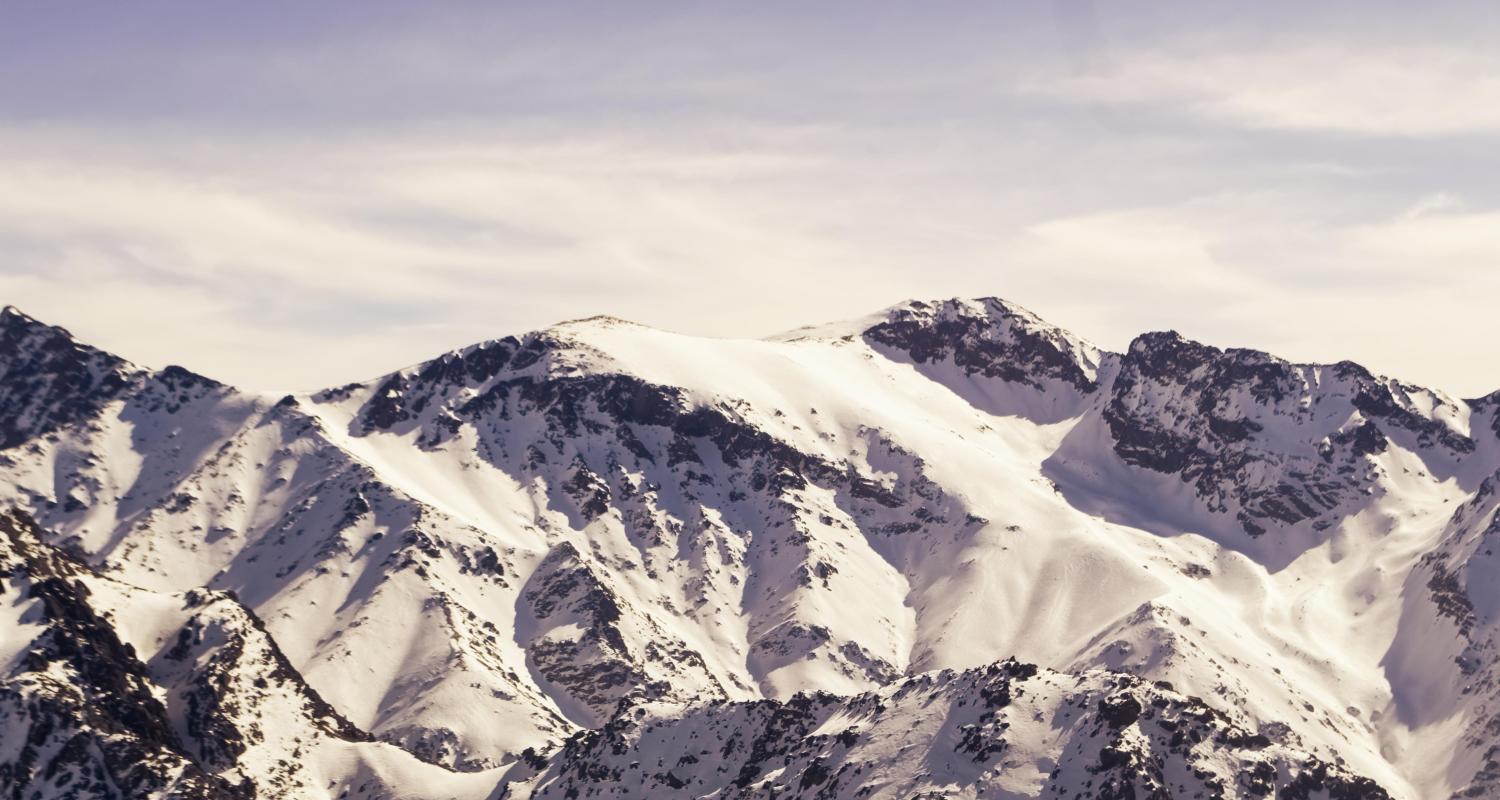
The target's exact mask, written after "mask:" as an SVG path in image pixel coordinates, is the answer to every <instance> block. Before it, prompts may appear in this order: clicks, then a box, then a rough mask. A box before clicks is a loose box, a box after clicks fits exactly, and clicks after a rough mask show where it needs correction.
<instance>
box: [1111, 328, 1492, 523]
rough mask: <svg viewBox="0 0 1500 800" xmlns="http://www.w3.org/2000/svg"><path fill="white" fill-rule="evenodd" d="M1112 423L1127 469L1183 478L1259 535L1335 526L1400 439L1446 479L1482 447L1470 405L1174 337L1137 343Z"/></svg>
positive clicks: (1354, 373)
mask: <svg viewBox="0 0 1500 800" xmlns="http://www.w3.org/2000/svg"><path fill="white" fill-rule="evenodd" d="M1103 418H1104V421H1105V422H1106V423H1107V424H1108V426H1109V430H1110V433H1111V435H1112V436H1113V440H1114V442H1113V445H1114V451H1115V453H1117V454H1118V455H1119V456H1120V458H1121V459H1123V460H1124V461H1125V462H1126V463H1129V464H1131V465H1133V466H1136V467H1141V468H1145V469H1149V470H1153V471H1156V472H1161V473H1166V474H1169V475H1175V476H1178V477H1180V478H1181V480H1182V481H1183V482H1185V483H1188V484H1191V485H1192V486H1193V487H1194V489H1195V490H1196V493H1197V496H1198V498H1199V499H1200V500H1201V502H1202V503H1203V504H1204V506H1205V507H1206V508H1207V509H1208V510H1210V511H1212V512H1216V513H1225V514H1232V515H1233V516H1234V518H1235V519H1236V520H1237V521H1238V522H1239V524H1240V526H1241V527H1242V528H1243V530H1244V532H1245V533H1247V534H1248V535H1250V536H1252V537H1254V536H1260V535H1262V534H1264V533H1265V532H1266V530H1267V529H1268V528H1269V527H1277V526H1291V525H1296V524H1298V523H1302V522H1308V523H1310V524H1311V526H1312V527H1313V528H1314V529H1315V530H1319V531H1321V530H1326V529H1327V528H1329V527H1331V526H1333V525H1334V524H1335V523H1337V521H1338V520H1339V519H1340V518H1342V517H1343V516H1346V515H1347V514H1349V513H1350V512H1351V511H1352V510H1353V508H1354V507H1355V506H1356V505H1357V504H1358V503H1360V502H1361V501H1362V500H1363V498H1364V496H1366V495H1368V494H1371V493H1373V492H1376V491H1383V487H1381V486H1379V483H1380V479H1381V477H1382V475H1383V473H1384V470H1385V469H1386V467H1385V466H1383V465H1382V463H1381V461H1380V460H1379V458H1378V457H1379V456H1380V455H1381V454H1382V453H1385V452H1386V450H1387V449H1388V448H1390V447H1391V446H1392V442H1393V440H1394V442H1395V443H1396V446H1399V447H1402V448H1404V449H1406V450H1408V451H1410V452H1412V453H1415V454H1417V456H1418V458H1420V459H1421V460H1422V461H1423V462H1424V463H1426V464H1427V467H1428V469H1429V470H1431V471H1432V472H1434V473H1438V474H1444V475H1451V474H1452V473H1453V472H1454V467H1455V465H1456V463H1457V462H1459V461H1461V460H1462V459H1463V458H1464V457H1465V456H1468V455H1470V454H1472V453H1473V452H1474V451H1475V441H1474V440H1473V439H1472V438H1470V436H1469V435H1468V433H1467V430H1466V420H1467V413H1466V409H1464V408H1463V407H1461V406H1459V405H1457V404H1455V403H1453V402H1452V401H1450V400H1448V399H1446V398H1444V397H1441V396H1439V395H1437V394H1435V393H1433V392H1431V391H1428V390H1425V389H1421V388H1418V387H1413V386H1407V385H1404V384H1401V383H1399V382H1397V381H1394V380H1391V379H1388V378H1378V377H1376V376H1374V375H1372V374H1370V373H1369V372H1368V371H1366V370H1365V369H1364V368H1362V367H1360V366H1359V365H1357V364H1352V363H1348V362H1344V363H1340V364H1333V365H1327V366H1324V365H1313V364H1292V363H1289V362H1287V361H1283V360H1281V359H1279V358H1276V357H1274V356H1271V355H1268V354H1266V353H1261V352H1258V351H1254V350H1220V349H1218V348H1215V347H1210V346H1207V345H1203V344H1199V343H1197V342H1192V341H1188V340H1186V339H1183V338H1182V337H1180V336H1178V335H1177V334H1176V333H1171V332H1168V333H1151V334H1146V335H1143V336H1141V337H1139V338H1137V339H1136V340H1135V341H1134V342H1132V343H1131V345H1130V348H1129V350H1128V351H1127V352H1126V353H1125V354H1124V356H1123V357H1122V358H1120V361H1119V369H1118V372H1117V374H1116V375H1115V378H1114V381H1113V385H1112V387H1111V392H1110V398H1109V401H1108V403H1107V404H1106V405H1105V406H1104V408H1103Z"/></svg>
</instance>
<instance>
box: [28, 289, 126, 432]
mask: <svg viewBox="0 0 1500 800" xmlns="http://www.w3.org/2000/svg"><path fill="white" fill-rule="evenodd" d="M130 381H131V372H130V366H129V365H128V364H127V363H126V362H125V361H124V360H123V359H120V358H117V357H115V356H112V355H110V354H108V353H105V352H103V351H101V350H95V349H94V348H92V347H88V346H86V345H81V344H79V343H78V342H76V341H74V340H73V337H72V336H70V335H69V334H68V332H67V331H65V330H63V329H62V328H55V327H52V326H50V325H43V324H42V323H40V322H37V321H36V320H34V319H32V318H30V317H28V316H26V315H25V314H22V313H21V312H19V311H17V310H15V309H13V308H11V307H9V306H7V307H6V308H5V309H4V310H3V311H0V450H4V449H8V448H11V447H15V446H16V445H18V444H21V443H23V442H26V441H29V440H31V439H33V438H35V437H38V436H42V435H45V434H48V433H51V432H53V431H55V430H57V429H58V428H61V427H63V426H65V425H71V424H74V423H78V422H82V421H84V420H86V419H88V418H90V417H91V416H93V415H94V414H96V413H97V412H98V410H99V409H100V408H101V407H103V406H104V405H106V404H107V403H109V402H110V401H111V400H113V399H114V398H115V397H117V396H119V395H120V394H121V393H122V392H124V391H125V389H126V388H127V387H128V386H129V384H130Z"/></svg>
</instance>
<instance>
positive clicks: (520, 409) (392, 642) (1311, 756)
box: [0, 298, 1500, 800]
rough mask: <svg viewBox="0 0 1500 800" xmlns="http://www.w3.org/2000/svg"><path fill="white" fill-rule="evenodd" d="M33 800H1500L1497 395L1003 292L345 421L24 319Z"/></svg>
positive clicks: (428, 381) (524, 379)
mask: <svg viewBox="0 0 1500 800" xmlns="http://www.w3.org/2000/svg"><path fill="white" fill-rule="evenodd" d="M0 508H4V509H5V510H4V512H3V515H0V615H4V619H3V620H0V797H6V798H15V800H21V799H22V798H25V799H26V800H31V798H37V799H38V800H43V799H47V798H96V797H121V798H125V797H130V798H136V797H161V798H179V797H180V798H283V797H285V798H433V799H434V800H435V799H437V798H465V799H469V798H472V799H473V800H498V799H499V798H517V799H520V798H538V799H540V798H554V797H556V798H580V797H584V798H586V797H613V798H676V797H682V798H690V797H691V798H700V797H713V798H752V797H754V798H763V797H764V798H770V797H774V798H782V799H783V800H787V799H789V798H827V799H830V800H831V799H832V798H1032V797H1036V798H1094V797H1097V798H1199V797H1201V798H1256V797H1265V798H1270V797H1277V798H1293V799H1294V798H1330V799H1332V798H1341V799H1342V798H1422V799H1425V798H1446V797H1496V796H1500V683H1497V680H1500V658H1497V650H1496V633H1497V630H1500V627H1497V620H1500V580H1497V579H1500V574H1497V572H1500V554H1497V553H1496V549H1497V545H1500V542H1497V541H1496V540H1497V539H1500V517H1497V515H1496V511H1497V509H1500V393H1496V394H1492V395H1489V396H1487V397H1484V398H1477V399H1470V400H1462V399H1456V398H1452V397H1450V396H1448V395H1447V394H1445V393H1443V392H1441V391H1437V390H1432V389H1427V388H1423V387H1419V386H1413V385H1409V384H1406V383H1403V382H1401V381H1399V380H1396V379H1393V378H1389V377H1385V376H1381V375H1376V374H1373V373H1372V372H1370V371H1369V370H1367V369H1365V368H1364V367H1361V366H1360V365H1358V364H1354V363H1351V362H1340V363H1337V364H1300V363H1293V362H1290V361H1287V360H1284V359H1281V358H1277V357H1276V356H1273V355H1270V354H1267V353H1264V352H1260V351H1256V350H1249V349H1220V348H1217V347H1213V346H1209V345H1207V344H1203V343H1199V342H1195V341H1191V340H1188V339H1185V338H1183V337H1181V336H1179V335H1177V334H1176V333H1171V332H1162V333H1147V334H1144V335H1141V336H1139V337H1137V338H1136V339H1135V340H1134V341H1132V342H1131V343H1130V345H1129V347H1128V348H1126V349H1125V350H1124V352H1118V353H1117V352H1110V351H1108V350H1105V349H1101V348H1099V347H1096V346H1095V345H1093V344H1091V343H1089V342H1088V341H1087V340H1085V339H1083V338H1081V337H1079V336H1076V335H1074V334H1072V333H1070V332H1068V331H1065V330H1062V329H1060V328H1058V327H1055V326H1053V325H1050V324H1048V323H1047V322H1045V321H1043V320H1042V319H1040V318H1038V317H1037V316H1036V315H1034V314H1032V313H1030V312H1029V311H1026V310H1025V309H1022V308H1020V307H1019V306H1016V305H1014V304H1012V303H1008V302H1005V301H1002V300H998V299H994V298H984V299H977V300H941V301H912V302H908V303H903V304H900V305H897V306H894V307H892V308H889V309H886V310H884V311H881V312H878V313H876V314H873V315H871V316H869V317H867V318H863V319H859V320H854V321H849V322H844V323H835V324H827V325H818V326H814V327H809V328H803V329H799V330H796V331H791V332H788V333H786V334H782V335H780V336H775V337H771V338H768V339H764V340H738V339H713V338H702V337H694V336H686V335H681V334H675V333H669V332H665V331H661V330H656V329H653V328H649V327H644V326H641V325H636V324H633V323H630V322H626V321H623V320H619V319H614V318H608V317H594V318H589V319H583V320H577V321H571V322H565V323H561V324H558V325H555V326H553V327H550V328H547V329H544V330H540V331H534V332H531V333H527V334H524V335H519V336H511V337H505V338H501V339H495V340H492V341H487V342H482V343H480V344H476V345H473V346H471V347H467V348H464V349H461V350H456V351H453V352H449V353H445V354H443V355H441V356H439V357H437V358H434V359H432V360H431V361H427V362H425V363H422V364H418V365H415V366H411V367H408V368H405V369H401V370H398V371H396V372H393V373H390V374H388V375H384V376H380V377H377V378H375V379H373V380H370V381H367V382H363V383H354V384H349V385H345V386H339V387H335V388H329V389H324V390H321V391H316V392H311V393H299V394H289V395H279V394H262V393H256V392H248V391H242V390H239V389H236V388H234V387H231V386H227V385H224V384H222V383H219V382H217V381H215V380H213V379H211V378H208V377H204V376H201V375H198V374H195V373H193V372H191V371H188V370H185V369H183V368H180V367H172V366H169V367H166V368H164V369H159V370H157V369H151V368H147V367H141V366H138V365H135V364H133V363H131V362H129V361H127V360H125V359H124V358H121V357H119V356H116V355H114V354H111V353H108V352H105V351H102V350H99V349H96V348H94V347H92V346H89V345H87V344H85V343H82V342H79V341H77V340H76V339H74V338H73V337H72V336H71V335H70V334H69V333H68V332H67V331H65V330H63V329H61V328H58V327H54V326H50V325H47V324H45V323H43V322H39V321H37V320H35V319H32V318H31V317H28V316H26V315H25V314H23V313H21V312H20V311H17V310H15V309H13V308H7V309H6V310H5V311H4V312H3V313H0Z"/></svg>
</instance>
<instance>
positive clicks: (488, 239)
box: [0, 0, 1500, 396]
mask: <svg viewBox="0 0 1500 800" xmlns="http://www.w3.org/2000/svg"><path fill="white" fill-rule="evenodd" d="M1310 5H1313V4H1306V3H1293V2H1282V1H1280V0H1278V1H1277V2H1267V3H1243V2H1236V3H1222V4H1221V3H1208V2H1192V3H1151V2H1129V3H1123V2H1122V3H1107V4H1106V3H1090V2H1085V1H1083V0H1071V1H1069V2H1044V1H1042V0H1037V1H1035V2H995V1H994V0H989V1H988V2H971V3H957V2H923V3H915V2H904V3H881V2H848V3H842V2H821V3H778V2H769V3H766V2H762V3H735V4H729V3H687V2H683V3H648V2H632V3H612V2H611V3H603V2H601V3H564V2H558V3H495V2H489V3H472V4H470V3H444V2H430V3H429V2H424V3H409V2H400V3H396V2H389V3H387V2H358V3H355V2H318V3H305V2H296V3H290V2H288V3H281V2H260V3H218V2H180V3H166V2H133V3H116V2H98V3H86V2H70V3H33V2H21V1H20V0H15V1H14V2H10V1H9V0H0V303H10V304H14V305H17V306H19V307H20V308H21V309H23V310H25V311H27V312H28V313H30V314H32V315H33V316H37V317H39V318H41V319H44V320H46V321H49V322H53V323H56V324H61V325H64V326H66V327H68V328H69V329H71V330H72V331H73V332H74V333H75V334H77V335H78V336H80V337H81V338H83V339H85V340H86V341H89V342H91V343H93V344H96V345H99V346H101V347H104V348H107V349H110V350H112V351H114V352H117V353H119V354H121V355H123V356H125V357H127V358H130V359H133V360H135V361H137V362H140V363H143V364H147V365H151V366H164V365H166V364H169V363H178V364H183V365H185V366H187V367H189V368H192V369H194V370H197V371H199V372H203V373H205V374H208V375H210V376H213V377H216V378H219V379H221V380H225V381H228V382H231V383H234V384H237V385H239V386H242V387H244V388H248V389H265V390H283V389H308V388H316V387H320V386H328V385H335V384H340V383H344V382H347V381H350V380H355V379H364V378H369V377H373V376H375V375H377V374H380V373H383V372H387V371H389V370H391V369H394V368H397V367H399V366H402V365H405V364H409V363H413V362H416V361H420V360H424V359H426V358H429V357H432V356H434V355H436V354H438V353H440V352H442V351H444V350H447V349H450V348H453V347H457V346H461V345H465V344H469V343H472V342H474V341H478V340H482V339H488V338H494V337H498V336H503V335H506V334H513V333H521V332H524V331H526V330H530V329H534V328H537V327H542V326H545V325H548V324H550V323H553V322H556V321H559V320H563V319H569V318H576V317H584V316H591V315H594V314H613V315H616V316H621V317H625V318H628V319H633V320H635V321H638V322H641V323H645V324H649V325H655V326H658V327H663V328H668V329H672V330H678V331H683V332H687V333H695V334H704V335H712V336H762V335H767V334H770V333H774V332H777V331H780V330H784V329H788V328H792V327H796V326H799V325H803V324H811V323H816V322H825V321H830V320H834V319H840V318H845V317H854V316H859V315H862V314H865V313H868V312H870V311H873V310H875V309H878V308H881V307H883V306H887V305H890V304H892V303H895V302H897V301H900V300H902V299H905V298H911V297H921V298H937V297H948V296H979V295H997V296H1000V297H1004V298H1008V299H1010V300H1013V301H1015V302H1018V303H1021V304H1022V305H1025V306H1027V307H1029V308H1031V309H1032V310H1034V311H1036V312H1037V313H1038V314H1040V315H1041V316H1042V317H1044V318H1046V319H1048V320H1050V321H1052V322H1055V323H1057V324H1060V325H1063V326H1064V327H1067V328H1069V329H1071V330H1073V331H1075V332H1076V333H1078V334H1080V335H1082V336H1085V337H1088V338H1090V339H1092V340H1093V341H1095V342H1097V343H1099V344H1100V345H1103V346H1105V347H1109V348H1113V349H1121V348H1123V347H1125V345H1126V344H1127V343H1128V342H1129V341H1130V339H1131V338H1132V337H1133V336H1134V335H1135V334H1137V333H1140V332H1143V331H1148V330H1161V329H1166V328H1174V329H1176V330H1179V331H1181V332H1182V333H1183V334H1184V335H1187V336H1190V337H1193V338H1197V339H1201V340H1203V341H1206V342H1209V343H1212V344H1216V345H1220V346H1252V347H1257V348H1260V349H1265V350H1270V351H1272V352H1274V353H1277V354H1279V355H1283V356H1286V357H1290V358H1294V359H1298V360H1315V361H1334V360H1339V359H1344V358H1349V359H1353V360H1356V361H1360V362H1362V363H1364V364H1366V365H1367V366H1369V367H1370V368H1372V369H1374V370H1376V371H1378V372H1383V373H1387V374H1391V375H1395V376H1397V377H1400V378H1402V379H1405V380H1409V381H1413V382H1416V383H1421V384H1425V385H1430V386H1434V387H1437V388H1441V389H1445V390H1447V391H1449V392H1451V393H1453V394H1455V395H1459V396H1473V395H1478V394H1483V393H1487V392H1489V391H1492V390H1494V389H1497V388H1500V368H1492V367H1491V364H1492V363H1493V360H1492V359H1491V357H1490V353H1491V348H1492V343H1494V342H1496V341H1497V340H1500V314H1497V313H1496V312H1495V310H1494V307H1495V305H1496V303H1497V299H1500V169H1497V167H1500V14H1497V13H1496V12H1495V10H1494V6H1493V5H1492V4H1486V3H1473V4H1469V5H1462V4H1444V3H1421V4H1417V3H1410V2H1390V1H1389V0H1387V1H1386V2H1357V3H1356V2H1349V3H1323V4H1316V5H1317V8H1316V9H1314V8H1309V6H1310Z"/></svg>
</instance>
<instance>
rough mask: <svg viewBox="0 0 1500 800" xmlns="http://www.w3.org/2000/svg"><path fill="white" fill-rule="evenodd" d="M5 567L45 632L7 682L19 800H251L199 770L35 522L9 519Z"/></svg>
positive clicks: (2, 525)
mask: <svg viewBox="0 0 1500 800" xmlns="http://www.w3.org/2000/svg"><path fill="white" fill-rule="evenodd" d="M0 566H3V567H4V568H5V572H6V577H7V580H9V581H16V582H17V583H18V584H26V585H29V588H28V589H27V596H28V597H30V598H31V599H34V600H36V601H38V602H39V603H40V605H41V614H42V620H43V621H44V623H45V626H46V628H45V631H44V632H43V633H42V634H41V635H40V636H38V637H37V638H36V640H35V641H34V642H33V643H32V645H31V649H30V651H29V652H28V653H27V654H26V655H25V657H24V658H23V659H21V663H20V664H18V665H17V666H16V667H15V668H14V669H13V670H12V672H11V673H10V674H9V675H7V676H5V678H4V680H3V682H0V741H4V742H5V748H4V749H5V750H6V751H7V752H14V753H16V755H15V757H14V758H12V759H11V760H8V761H6V762H5V763H3V764H0V787H3V790H4V791H6V792H7V793H8V794H7V796H9V797H13V798H17V799H18V800H19V798H23V797H24V798H29V797H32V796H34V794H35V795H45V796H48V797H61V798H80V800H82V799H83V798H114V797H118V798H122V799H123V798H126V797H145V796H148V795H156V794H158V793H164V792H170V793H171V794H170V796H172V797H181V798H204V799H205V800H207V799H208V798H216V799H217V798H224V799H226V800H227V799H228V798H246V797H251V796H253V792H252V791H250V790H248V787H236V786H233V785H231V784H229V783H228V782H226V781H224V780H223V779H221V778H219V777H218V776H215V775H213V774H211V773H209V772H207V771H206V770H204V769H203V768H201V767H200V766H199V765H198V764H196V763H195V762H194V761H193V760H192V759H191V758H190V757H189V756H188V755H187V754H186V752H185V748H184V746H183V743H182V741H181V739H180V738H179V737H178V735H177V733H176V731H175V730H174V729H173V727H172V724H171V722H170V721H169V718H168V715H167V710H166V708H165V707H164V706H163V705H162V704H161V702H160V701H159V700H157V699H156V697H155V695H154V694H153V693H152V691H151V686H152V683H151V680H150V675H149V672H148V670H147V668H146V666H145V665H144V664H142V663H141V661H140V660H139V659H138V658H137V657H136V654H135V652H134V650H133V649H132V648H131V647H130V646H129V645H127V644H124V643H122V642H121V641H120V639H119V638H118V636H116V634H115V632H114V630H113V628H112V627H111V626H110V624H109V623H108V622H107V621H106V620H104V619H103V618H101V617H100V616H99V615H98V614H97V613H96V612H95V611H94V609H93V607H92V606H91V605H90V604H89V601H88V591H87V589H85V588H84V586H83V584H82V583H80V582H78V581H77V580H75V579H74V578H75V577H76V576H77V574H78V573H79V572H81V571H82V570H83V568H82V567H81V566H80V565H77V564H74V563H70V562H69V560H68V559H67V558H66V557H64V556H61V555H60V554H59V553H57V552H56V551H55V550H53V549H51V548H49V547H48V546H47V545H45V544H43V543H42V542H41V539H40V536H39V533H38V532H37V531H36V529H35V528H34V527H33V526H32V523H31V522H30V520H29V519H28V518H26V517H24V516H21V515H8V516H3V517H0Z"/></svg>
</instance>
